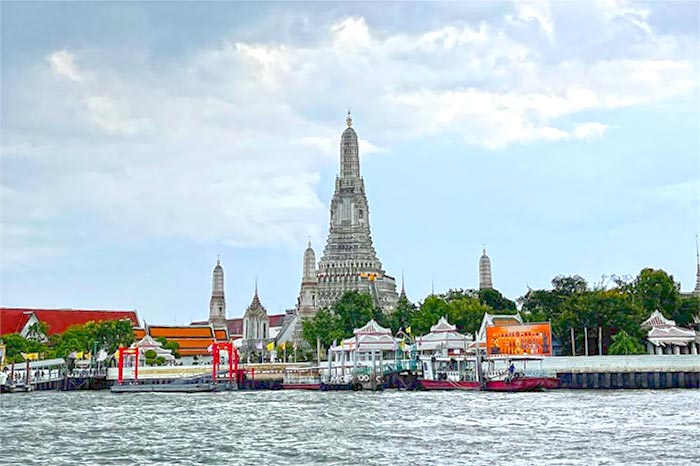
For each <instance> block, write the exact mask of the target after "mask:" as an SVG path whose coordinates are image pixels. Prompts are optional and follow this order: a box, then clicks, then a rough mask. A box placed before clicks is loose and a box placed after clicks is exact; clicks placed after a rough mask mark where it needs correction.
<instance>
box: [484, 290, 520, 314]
mask: <svg viewBox="0 0 700 466" xmlns="http://www.w3.org/2000/svg"><path fill="white" fill-rule="evenodd" d="M478 295H479V301H480V302H481V304H483V305H484V306H488V307H490V308H491V309H493V310H494V311H499V312H500V311H511V312H515V311H516V310H517V306H516V305H515V302H514V301H511V300H510V299H508V298H506V297H505V296H503V295H502V294H501V292H500V291H498V290H494V289H492V288H484V289H482V290H479V292H478ZM511 312H508V313H509V314H510V313H511Z"/></svg>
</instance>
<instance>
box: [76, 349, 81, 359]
mask: <svg viewBox="0 0 700 466" xmlns="http://www.w3.org/2000/svg"><path fill="white" fill-rule="evenodd" d="M75 359H83V352H82V351H78V352H77V353H75Z"/></svg>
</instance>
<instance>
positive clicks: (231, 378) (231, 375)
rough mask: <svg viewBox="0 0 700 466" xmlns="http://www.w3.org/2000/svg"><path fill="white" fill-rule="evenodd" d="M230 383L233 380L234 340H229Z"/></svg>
mask: <svg viewBox="0 0 700 466" xmlns="http://www.w3.org/2000/svg"><path fill="white" fill-rule="evenodd" d="M227 349H228V383H231V382H233V342H228V348H227Z"/></svg>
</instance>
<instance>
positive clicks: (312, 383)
mask: <svg viewBox="0 0 700 466" xmlns="http://www.w3.org/2000/svg"><path fill="white" fill-rule="evenodd" d="M282 389H284V390H320V389H321V375H320V373H319V368H318V367H294V368H288V369H286V370H285V372H284V382H282Z"/></svg>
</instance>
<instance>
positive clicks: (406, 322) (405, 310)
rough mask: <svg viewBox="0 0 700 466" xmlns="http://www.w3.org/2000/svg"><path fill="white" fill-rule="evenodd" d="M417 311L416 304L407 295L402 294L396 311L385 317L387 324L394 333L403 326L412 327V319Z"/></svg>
mask: <svg viewBox="0 0 700 466" xmlns="http://www.w3.org/2000/svg"><path fill="white" fill-rule="evenodd" d="M416 311H417V308H416V305H415V304H413V303H411V302H410V301H409V300H408V298H406V297H405V296H401V297H399V301H398V303H397V304H396V309H395V310H394V312H392V313H391V314H390V315H389V316H387V318H386V319H385V321H386V324H387V326H388V327H389V328H391V331H392V332H393V333H396V332H398V331H399V329H402V328H403V329H406V327H410V325H411V319H412V318H413V315H414V314H415V313H416Z"/></svg>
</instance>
